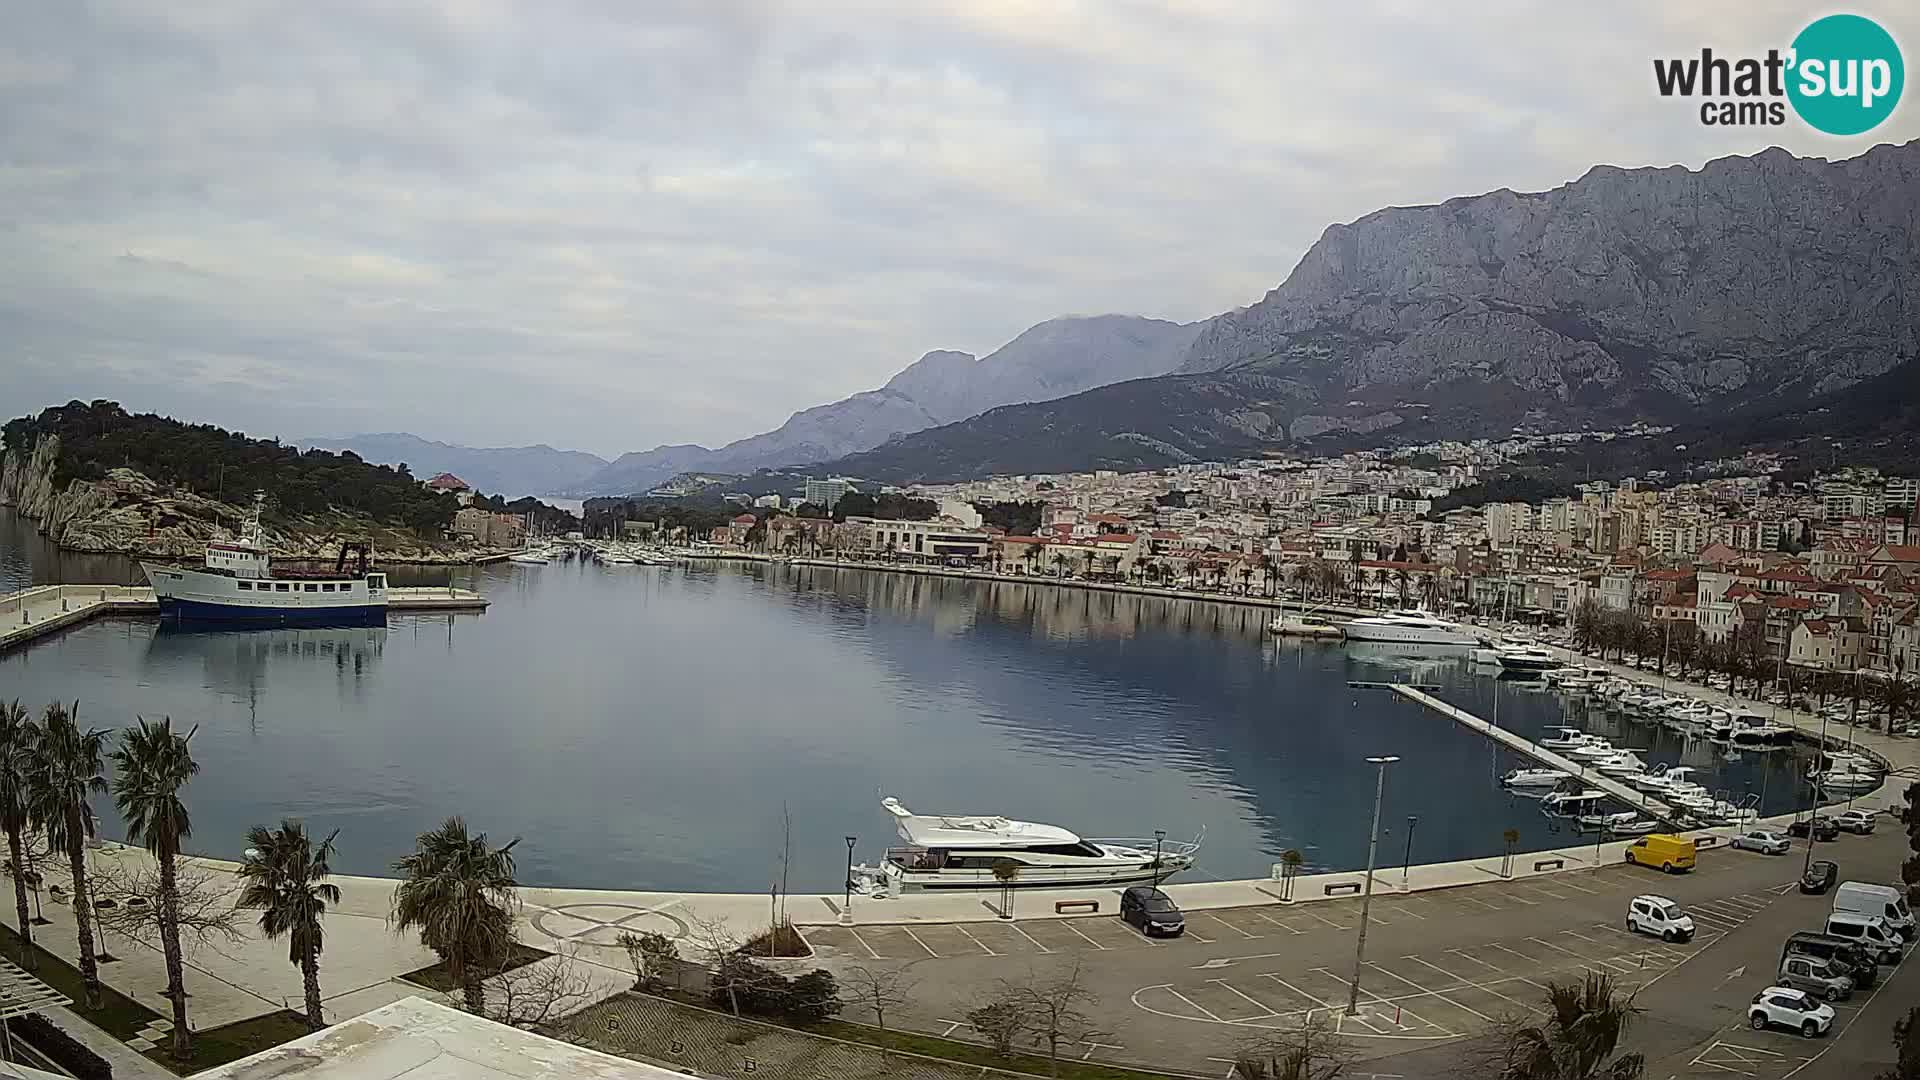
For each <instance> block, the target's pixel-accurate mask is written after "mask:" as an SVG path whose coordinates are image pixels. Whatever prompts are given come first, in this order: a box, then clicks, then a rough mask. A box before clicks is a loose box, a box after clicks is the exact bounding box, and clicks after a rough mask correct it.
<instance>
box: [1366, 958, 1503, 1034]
mask: <svg viewBox="0 0 1920 1080" xmlns="http://www.w3.org/2000/svg"><path fill="white" fill-rule="evenodd" d="M1367 966H1368V967H1370V968H1372V969H1373V970H1375V971H1377V972H1379V973H1380V974H1382V975H1386V976H1390V977H1392V978H1395V979H1399V980H1400V981H1401V982H1403V983H1406V984H1407V985H1408V986H1411V987H1413V988H1414V989H1415V990H1418V991H1420V992H1421V993H1423V994H1429V995H1432V996H1433V997H1437V998H1439V999H1440V1000H1441V1001H1444V1002H1446V1003H1447V1004H1449V1005H1452V1006H1453V1007H1454V1008H1456V1009H1460V1010H1462V1011H1464V1012H1470V1013H1472V1014H1473V1015H1475V1016H1477V1017H1479V1018H1480V1019H1482V1020H1485V1021H1486V1022H1487V1023H1489V1024H1491V1023H1493V1017H1491V1016H1488V1015H1487V1014H1486V1013H1483V1012H1481V1011H1480V1010H1479V1009H1476V1008H1474V1007H1473V1006H1471V1005H1465V1004H1462V1003H1460V1002H1458V1001H1455V1000H1453V999H1452V998H1450V997H1448V996H1447V995H1446V993H1445V992H1444V991H1441V990H1429V989H1427V988H1426V987H1424V986H1421V985H1420V984H1419V983H1417V982H1414V981H1413V980H1412V979H1409V978H1407V977H1406V976H1405V975H1397V974H1395V973H1394V972H1392V971H1389V970H1387V969H1386V968H1383V967H1381V966H1380V965H1379V964H1376V963H1374V962H1373V961H1371V960H1369V961H1367ZM1435 970H1438V969H1435ZM1361 989H1362V990H1365V989H1366V987H1364V986H1363V987H1361ZM1447 989H1449V990H1459V989H1464V988H1463V987H1457V986H1456V987H1448V988H1447ZM1427 1022H1428V1023H1430V1024H1431V1023H1433V1021H1431V1020H1429V1021H1427ZM1434 1026H1435V1027H1439V1025H1438V1024H1434Z"/></svg>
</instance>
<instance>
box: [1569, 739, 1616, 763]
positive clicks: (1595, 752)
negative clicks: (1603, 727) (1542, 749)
mask: <svg viewBox="0 0 1920 1080" xmlns="http://www.w3.org/2000/svg"><path fill="white" fill-rule="evenodd" d="M1619 752H1620V751H1619V750H1618V749H1617V748H1615V747H1614V745H1613V744H1612V743H1610V742H1608V741H1607V740H1605V739H1602V738H1598V737H1596V738H1595V739H1594V740H1593V741H1592V742H1590V743H1588V744H1586V745H1585V746H1575V747H1572V748H1570V749H1566V750H1562V751H1560V753H1561V754H1563V755H1565V756H1567V757H1570V758H1572V759H1574V760H1575V761H1584V762H1588V763H1592V762H1597V761H1600V760H1603V759H1605V758H1610V757H1612V756H1614V755H1615V754H1617V753H1619Z"/></svg>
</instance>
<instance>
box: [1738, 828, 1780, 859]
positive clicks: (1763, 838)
mask: <svg viewBox="0 0 1920 1080" xmlns="http://www.w3.org/2000/svg"><path fill="white" fill-rule="evenodd" d="M1728 846H1730V847H1737V848H1743V849H1745V850H1747V851H1758V852H1760V853H1761V854H1762V855H1785V854H1786V853H1787V851H1788V850H1789V849H1791V848H1792V847H1793V841H1791V840H1789V839H1787V838H1786V837H1785V836H1784V835H1782V834H1780V833H1777V832H1774V831H1773V830H1771V829H1748V830H1747V831H1746V832H1743V833H1741V834H1740V835H1739V836H1736V837H1734V838H1733V843H1732V844H1730V845H1728Z"/></svg>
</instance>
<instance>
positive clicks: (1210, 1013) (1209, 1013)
mask: <svg viewBox="0 0 1920 1080" xmlns="http://www.w3.org/2000/svg"><path fill="white" fill-rule="evenodd" d="M1161 989H1162V990H1165V991H1166V992H1167V993H1169V994H1172V995H1173V996H1174V997H1177V998H1179V999H1180V1000H1181V1001H1184V1002H1186V1003H1187V1004H1188V1005H1191V1006H1193V1007H1194V1008H1195V1009H1198V1010H1199V1011H1200V1015H1202V1016H1204V1017H1206V1018H1207V1019H1209V1020H1211V1021H1213V1022H1214V1023H1216V1024H1224V1023H1226V1022H1227V1021H1225V1020H1222V1019H1220V1018H1219V1017H1218V1016H1215V1015H1214V1014H1213V1010H1211V1009H1209V1008H1207V1007H1206V1006H1205V1005H1202V1004H1200V1003H1199V1002H1197V1001H1195V1000H1193V999H1192V998H1190V997H1188V996H1187V995H1185V994H1183V993H1181V992H1180V991H1178V990H1175V989H1174V988H1173V987H1171V986H1163V987H1161Z"/></svg>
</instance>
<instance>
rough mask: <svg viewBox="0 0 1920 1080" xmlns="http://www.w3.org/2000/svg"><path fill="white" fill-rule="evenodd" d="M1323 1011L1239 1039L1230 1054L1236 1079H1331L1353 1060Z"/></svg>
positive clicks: (1352, 1054) (1352, 1056) (1349, 1065)
mask: <svg viewBox="0 0 1920 1080" xmlns="http://www.w3.org/2000/svg"><path fill="white" fill-rule="evenodd" d="M1354 1060H1355V1058H1354V1053H1353V1048H1352V1047H1350V1046H1348V1045H1347V1044H1346V1043H1343V1042H1341V1041H1340V1040H1339V1039H1338V1038H1337V1037H1336V1036H1335V1035H1334V1033H1333V1028H1332V1026H1331V1025H1330V1024H1328V1022H1327V1017H1326V1014H1324V1013H1310V1014H1308V1015H1307V1016H1305V1017H1303V1018H1302V1019H1301V1021H1300V1025H1299V1026H1298V1027H1294V1028H1281V1029H1275V1030H1271V1031H1263V1032H1261V1033H1260V1034H1259V1035H1257V1036H1255V1037H1253V1038H1251V1039H1248V1040H1247V1041H1246V1042H1244V1043H1242V1044H1241V1046H1240V1049H1239V1051H1238V1052H1237V1053H1235V1054H1234V1057H1233V1075H1234V1076H1235V1077H1236V1078H1238V1080H1335V1078H1336V1077H1339V1076H1342V1075H1344V1074H1345V1073H1346V1072H1347V1070H1348V1069H1350V1068H1351V1067H1352V1066H1353V1063H1354Z"/></svg>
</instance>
